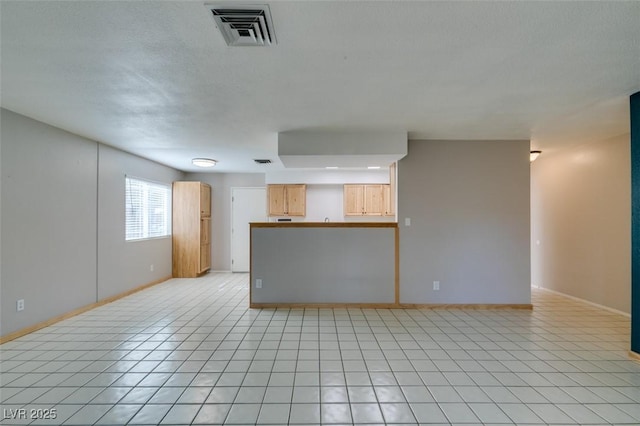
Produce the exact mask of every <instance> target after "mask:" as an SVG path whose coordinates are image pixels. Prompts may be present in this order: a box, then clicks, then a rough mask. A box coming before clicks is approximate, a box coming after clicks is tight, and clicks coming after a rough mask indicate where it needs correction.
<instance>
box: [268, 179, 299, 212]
mask: <svg viewBox="0 0 640 426" xmlns="http://www.w3.org/2000/svg"><path fill="white" fill-rule="evenodd" d="M306 194H307V186H306V185H304V184H295V185H269V186H268V198H269V216H304V215H305V214H306Z"/></svg>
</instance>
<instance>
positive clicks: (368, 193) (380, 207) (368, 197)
mask: <svg viewBox="0 0 640 426" xmlns="http://www.w3.org/2000/svg"><path fill="white" fill-rule="evenodd" d="M382 187H383V185H365V186H364V214H365V216H382V214H383V213H384V202H383V195H382Z"/></svg>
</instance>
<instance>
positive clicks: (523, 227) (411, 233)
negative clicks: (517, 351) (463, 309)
mask: <svg viewBox="0 0 640 426" xmlns="http://www.w3.org/2000/svg"><path fill="white" fill-rule="evenodd" d="M529 215H530V212H529V141H435V140H434V141H431V140H424V141H421V140H414V141H410V142H409V155H408V156H407V157H405V158H404V159H402V160H401V161H400V162H399V164H398V222H399V226H400V301H401V302H402V303H487V304H528V303H530V301H531V281H530V245H529V241H530V223H529ZM405 218H411V226H410V227H406V226H405V223H404V221H405ZM433 281H440V290H439V291H434V290H433Z"/></svg>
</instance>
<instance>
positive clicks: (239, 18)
mask: <svg viewBox="0 0 640 426" xmlns="http://www.w3.org/2000/svg"><path fill="white" fill-rule="evenodd" d="M205 6H206V7H207V8H208V9H209V10H211V13H212V14H213V19H214V20H215V21H216V24H217V25H218V28H219V29H220V32H221V33H222V36H223V37H224V40H225V41H226V42H227V45H229V46H270V45H272V44H276V34H275V32H274V30H273V22H271V13H270V12H269V6H268V5H266V4H264V5H255V4H244V5H243V4H233V3H226V4H218V3H215V4H214V3H207V4H205Z"/></svg>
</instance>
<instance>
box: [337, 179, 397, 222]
mask: <svg viewBox="0 0 640 426" xmlns="http://www.w3.org/2000/svg"><path fill="white" fill-rule="evenodd" d="M391 196H392V193H391V187H390V185H345V186H344V215H345V216H392V215H393V211H392V208H391V207H392V205H393V204H394V203H393V202H392V200H391Z"/></svg>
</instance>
